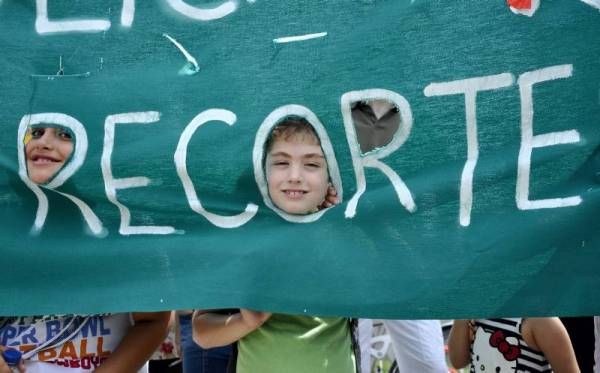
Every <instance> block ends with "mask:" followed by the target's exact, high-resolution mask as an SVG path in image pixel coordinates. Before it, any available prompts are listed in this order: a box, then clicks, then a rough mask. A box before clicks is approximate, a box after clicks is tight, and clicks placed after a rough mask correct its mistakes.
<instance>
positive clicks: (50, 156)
mask: <svg viewBox="0 0 600 373" xmlns="http://www.w3.org/2000/svg"><path fill="white" fill-rule="evenodd" d="M27 137H28V140H27V143H26V144H25V157H26V160H27V173H28V175H29V179H31V181H33V182H34V183H36V184H45V183H47V182H48V181H50V179H52V177H53V176H54V175H55V174H56V173H57V172H58V171H59V170H60V169H61V168H62V167H63V166H64V164H65V162H66V161H67V160H68V159H69V157H70V156H71V153H72V152H73V139H72V138H71V134H70V133H69V132H67V131H66V130H65V129H61V128H54V127H34V128H32V129H30V130H29V132H28V134H27Z"/></svg>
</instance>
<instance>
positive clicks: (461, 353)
mask: <svg viewBox="0 0 600 373" xmlns="http://www.w3.org/2000/svg"><path fill="white" fill-rule="evenodd" d="M472 340H473V328H472V324H471V320H454V323H453V324H452V329H450V335H449V336H448V357H449V358H450V363H451V364H452V366H453V367H454V368H457V369H460V368H464V367H465V366H467V364H469V363H470V361H471V354H470V351H471V341H472Z"/></svg>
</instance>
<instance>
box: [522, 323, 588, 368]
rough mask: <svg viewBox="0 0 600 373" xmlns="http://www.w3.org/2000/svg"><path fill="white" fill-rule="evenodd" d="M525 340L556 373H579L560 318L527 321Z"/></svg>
mask: <svg viewBox="0 0 600 373" xmlns="http://www.w3.org/2000/svg"><path fill="white" fill-rule="evenodd" d="M523 338H524V339H525V342H527V344H528V345H529V346H530V347H531V348H534V349H536V350H539V351H541V352H542V353H543V354H544V356H546V359H548V362H549V363H550V365H551V366H552V370H553V371H554V373H579V366H578V365H577V359H576V358H575V352H574V351H573V346H572V345H571V339H570V338H569V334H568V333H567V330H566V329H565V326H564V325H563V323H562V322H561V321H560V319H559V318H558V317H542V318H530V319H525V321H524V324H523Z"/></svg>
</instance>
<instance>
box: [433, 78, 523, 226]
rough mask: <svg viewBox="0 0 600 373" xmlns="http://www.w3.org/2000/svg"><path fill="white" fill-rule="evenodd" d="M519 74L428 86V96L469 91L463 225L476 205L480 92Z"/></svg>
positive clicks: (505, 84)
mask: <svg viewBox="0 0 600 373" xmlns="http://www.w3.org/2000/svg"><path fill="white" fill-rule="evenodd" d="M514 81H515V78H514V76H513V75H512V74H510V73H504V74H498V75H489V76H483V77H477V78H469V79H463V80H455V81H451V82H443V83H431V84H429V85H428V86H427V87H425V90H424V93H425V96H427V97H431V96H444V95H455V94H464V95H465V111H466V127H467V161H466V162H465V167H464V168H463V172H462V175H461V182H460V213H459V221H460V225H462V226H463V227H466V226H469V225H470V224H471V209H472V207H473V173H474V172H475V166H476V165H477V160H478V158H479V141H478V139H477V92H479V91H489V90H494V89H499V88H505V87H510V86H511V85H513V83H514Z"/></svg>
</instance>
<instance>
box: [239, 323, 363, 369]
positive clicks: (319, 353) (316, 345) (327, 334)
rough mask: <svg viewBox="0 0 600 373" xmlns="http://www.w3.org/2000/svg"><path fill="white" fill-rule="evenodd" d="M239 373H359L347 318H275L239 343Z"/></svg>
mask: <svg viewBox="0 0 600 373" xmlns="http://www.w3.org/2000/svg"><path fill="white" fill-rule="evenodd" d="M237 372H238V373H256V372H261V373H269V372H273V373H282V372H285V373H320V372H327V373H355V372H356V367H355V360H354V354H353V352H352V342H351V336H350V325H349V323H348V320H347V319H345V318H339V317H333V318H325V317H310V316H292V315H281V314H273V315H272V316H271V318H269V320H267V322H266V323H264V324H263V325H262V326H261V327H260V328H258V329H256V330H255V331H254V332H252V333H250V334H248V335H247V336H245V337H244V338H242V339H241V340H240V341H239V342H238V359H237Z"/></svg>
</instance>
